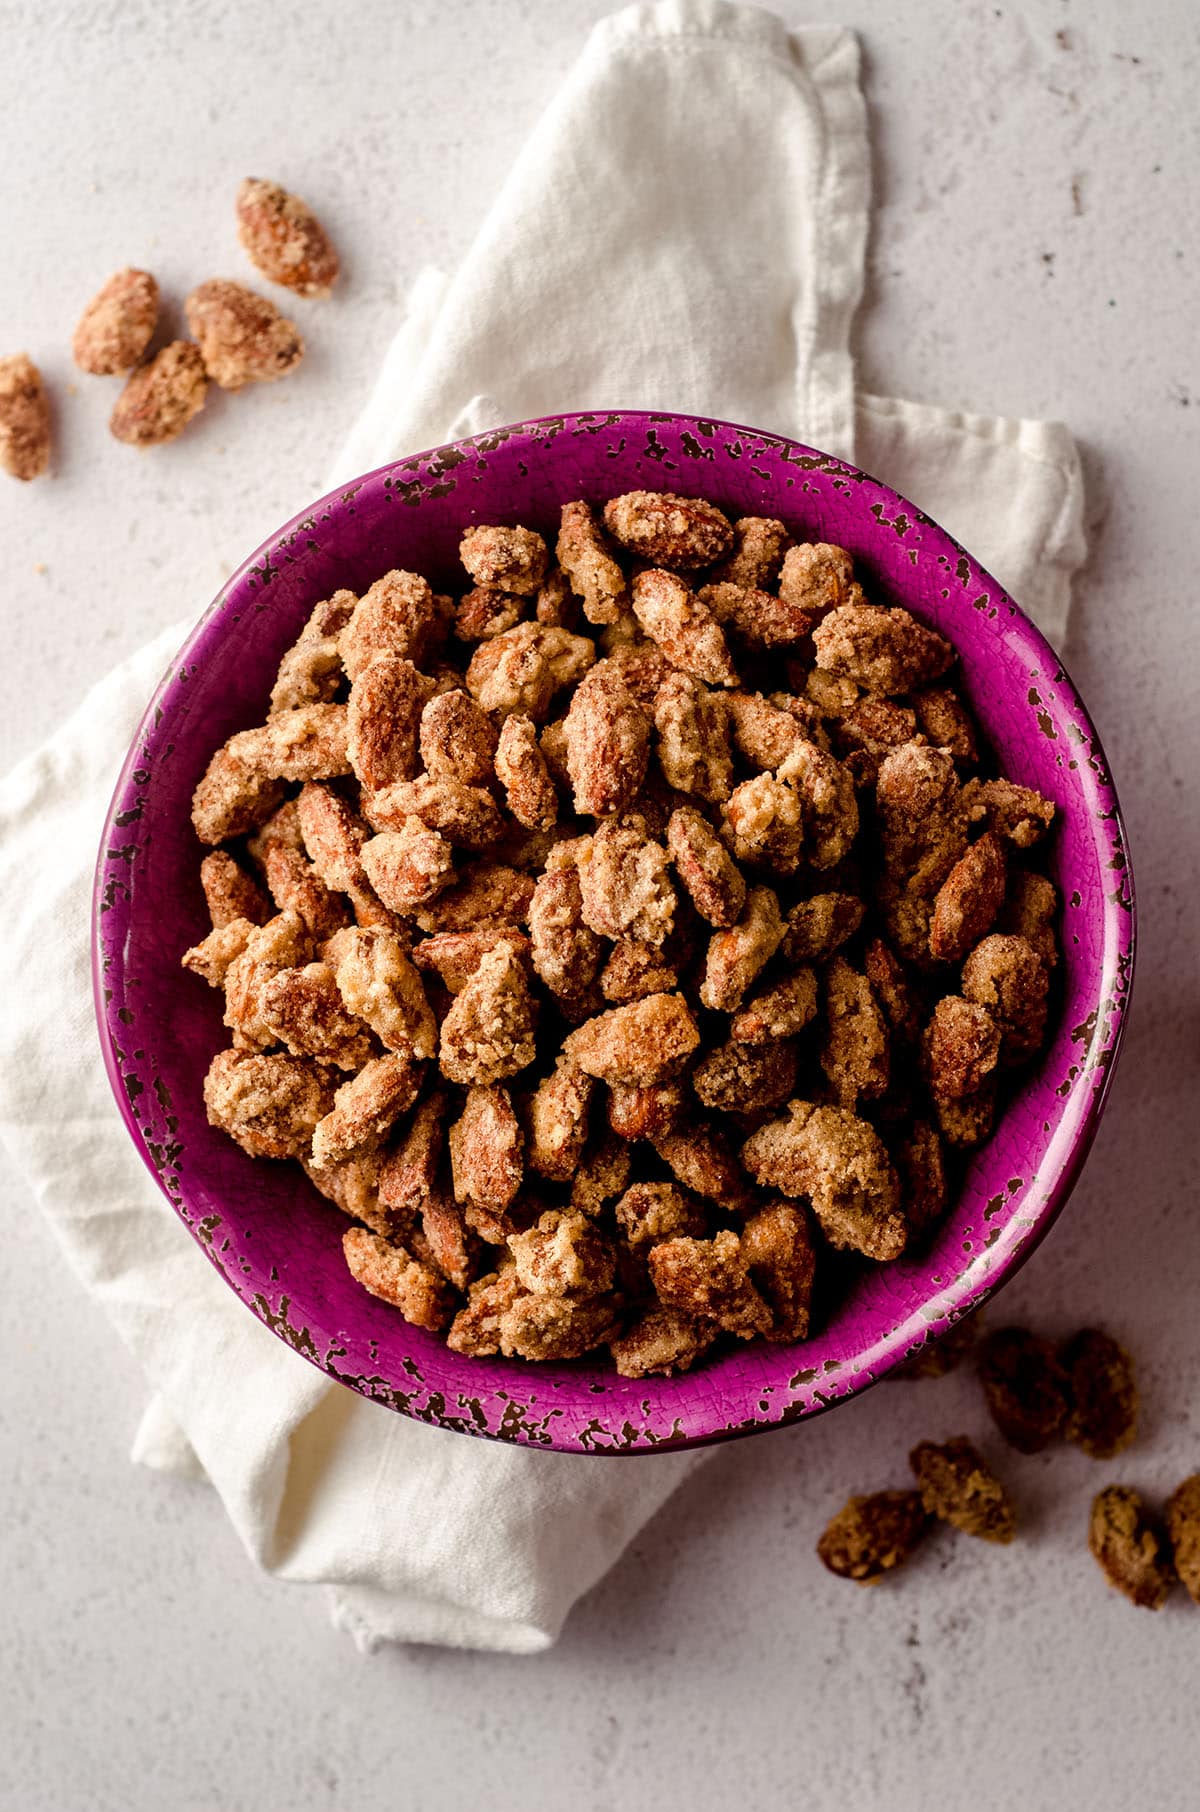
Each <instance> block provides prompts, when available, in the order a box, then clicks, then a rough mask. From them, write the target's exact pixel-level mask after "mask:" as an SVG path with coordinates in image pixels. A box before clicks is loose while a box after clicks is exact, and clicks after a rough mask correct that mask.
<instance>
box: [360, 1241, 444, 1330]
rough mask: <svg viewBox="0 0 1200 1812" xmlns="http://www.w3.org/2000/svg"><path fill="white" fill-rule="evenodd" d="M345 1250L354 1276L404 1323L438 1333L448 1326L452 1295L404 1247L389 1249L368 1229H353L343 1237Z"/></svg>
mask: <svg viewBox="0 0 1200 1812" xmlns="http://www.w3.org/2000/svg"><path fill="white" fill-rule="evenodd" d="M342 1250H343V1252H344V1253H345V1254H346V1263H347V1265H348V1266H349V1268H350V1274H351V1276H352V1277H354V1278H356V1279H357V1280H358V1282H359V1283H360V1284H361V1285H362V1286H363V1289H364V1290H368V1291H369V1292H370V1293H371V1295H372V1296H378V1297H379V1298H380V1299H381V1301H383V1302H390V1303H391V1305H392V1307H393V1308H396V1309H399V1311H400V1313H401V1314H402V1315H403V1317H404V1319H405V1321H408V1322H411V1323H412V1325H413V1326H414V1327H418V1328H429V1329H430V1330H432V1331H433V1332H435V1333H436V1332H437V1331H438V1330H439V1329H441V1328H444V1327H445V1326H446V1325H447V1324H448V1322H449V1321H450V1319H451V1316H452V1315H453V1313H454V1293H453V1291H452V1290H451V1288H450V1287H449V1285H448V1284H447V1282H446V1281H445V1279H444V1278H441V1277H439V1276H438V1274H437V1272H436V1271H434V1270H432V1269H431V1268H430V1266H429V1265H424V1264H422V1263H421V1262H420V1260H419V1259H415V1258H414V1257H413V1256H412V1254H411V1253H410V1252H406V1251H405V1250H404V1248H403V1246H394V1245H390V1244H389V1243H388V1241H387V1240H385V1239H381V1238H380V1237H379V1235H378V1234H377V1233H368V1232H367V1230H366V1228H365V1227H350V1228H348V1229H347V1230H346V1232H345V1233H344V1234H343V1235H342Z"/></svg>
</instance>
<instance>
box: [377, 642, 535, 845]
mask: <svg viewBox="0 0 1200 1812" xmlns="http://www.w3.org/2000/svg"><path fill="white" fill-rule="evenodd" d="M372 671H373V669H372ZM363 810H364V811H365V813H366V815H367V817H368V818H369V820H370V821H371V823H372V824H373V825H374V826H375V827H376V829H378V830H394V829H402V828H403V827H404V826H405V825H407V824H408V823H409V822H410V820H411V819H413V818H419V819H420V820H421V822H422V824H424V825H425V827H426V829H427V830H431V831H436V832H437V833H438V835H439V836H441V837H444V838H445V839H446V841H447V843H450V844H452V845H453V846H454V847H455V848H456V849H467V850H473V851H475V852H479V851H482V850H485V849H488V848H489V847H490V846H491V845H492V844H493V843H495V842H496V840H497V838H498V837H499V836H500V833H501V831H502V830H503V828H504V820H503V819H502V818H501V816H500V811H499V807H498V806H497V805H496V802H495V800H494V799H493V798H492V796H491V794H490V793H489V792H487V791H486V790H485V788H483V787H478V786H464V785H463V783H462V781H461V780H451V779H450V778H449V777H447V776H442V777H441V778H440V779H436V780H435V779H434V777H433V775H432V774H418V775H417V777H416V779H415V780H395V781H393V782H392V783H391V785H390V786H387V787H385V788H384V789H383V790H382V791H381V792H378V793H372V794H370V795H369V796H367V797H366V798H364V800H363Z"/></svg>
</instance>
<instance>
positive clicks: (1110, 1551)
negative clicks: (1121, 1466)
mask: <svg viewBox="0 0 1200 1812" xmlns="http://www.w3.org/2000/svg"><path fill="white" fill-rule="evenodd" d="M1088 1548H1089V1549H1090V1550H1091V1554H1092V1558H1093V1559H1094V1560H1095V1562H1096V1564H1097V1566H1098V1567H1099V1568H1100V1571H1101V1572H1102V1573H1103V1574H1104V1577H1105V1578H1106V1579H1107V1581H1108V1583H1109V1585H1110V1586H1112V1587H1113V1588H1114V1590H1115V1591H1118V1592H1120V1593H1121V1594H1122V1596H1123V1597H1125V1598H1128V1600H1129V1602H1130V1603H1131V1604H1136V1605H1138V1606H1139V1607H1140V1608H1141V1609H1142V1610H1144V1611H1161V1610H1162V1607H1163V1605H1164V1604H1165V1603H1166V1602H1167V1598H1168V1596H1169V1594H1170V1590H1171V1586H1172V1583H1173V1581H1172V1574H1171V1562H1170V1555H1169V1552H1168V1548H1167V1543H1166V1541H1165V1540H1164V1539H1163V1536H1162V1534H1161V1532H1160V1531H1159V1529H1158V1528H1157V1527H1156V1526H1155V1524H1154V1523H1153V1522H1152V1521H1151V1519H1150V1517H1149V1516H1148V1514H1147V1512H1146V1507H1145V1505H1144V1503H1143V1501H1142V1499H1141V1497H1140V1495H1139V1494H1138V1493H1137V1492H1136V1491H1133V1490H1131V1489H1130V1487H1129V1486H1128V1485H1107V1486H1105V1488H1104V1490H1103V1491H1101V1492H1099V1493H1098V1494H1097V1496H1096V1497H1095V1499H1094V1500H1093V1503H1092V1511H1091V1516H1090V1517H1089V1519H1088Z"/></svg>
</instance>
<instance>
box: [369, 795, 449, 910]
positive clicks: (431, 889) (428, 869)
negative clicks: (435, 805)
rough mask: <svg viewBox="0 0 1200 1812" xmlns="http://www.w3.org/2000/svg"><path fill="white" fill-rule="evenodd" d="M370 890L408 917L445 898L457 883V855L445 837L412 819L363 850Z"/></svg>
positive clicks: (385, 903)
mask: <svg viewBox="0 0 1200 1812" xmlns="http://www.w3.org/2000/svg"><path fill="white" fill-rule="evenodd" d="M362 864H363V868H364V869H365V871H366V873H367V876H368V878H369V880H370V883H371V886H372V887H373V888H374V889H375V892H376V893H377V894H378V895H379V898H380V899H381V900H382V901H383V903H384V905H385V906H387V907H389V908H390V909H391V911H393V912H398V913H401V914H407V913H410V912H414V911H416V910H417V909H418V908H420V907H422V906H425V905H427V904H428V903H429V902H430V901H431V900H435V899H436V898H437V896H438V895H439V894H444V892H445V890H446V889H447V888H448V887H449V885H450V882H451V881H452V880H453V879H454V851H453V850H452V849H451V847H450V844H449V843H448V842H447V841H446V839H445V837H443V836H441V835H439V833H438V832H437V831H432V830H429V829H428V828H427V826H426V825H424V824H422V822H421V820H420V819H419V818H409V819H407V820H406V821H405V823H404V824H403V825H402V826H401V828H400V829H399V830H394V831H380V833H379V834H378V836H375V837H371V838H369V839H368V841H367V842H366V843H364V844H363V846H362Z"/></svg>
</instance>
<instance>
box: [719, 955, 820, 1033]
mask: <svg viewBox="0 0 1200 1812" xmlns="http://www.w3.org/2000/svg"><path fill="white" fill-rule="evenodd" d="M816 1016H817V978H816V976H815V974H814V973H813V971H812V970H811V969H809V968H807V967H801V968H799V969H794V970H793V971H792V972H791V974H789V975H785V976H783V977H781V979H780V980H779V981H777V982H774V983H772V985H771V986H770V987H769V988H764V989H762V990H761V992H760V993H758V994H756V995H754V996H753V998H752V999H751V1000H749V1001H747V1002H746V1004H745V1005H744V1006H743V1007H741V1008H740V1009H739V1011H738V1012H737V1013H735V1014H734V1016H733V1018H732V1020H731V1021H730V1026H729V1033H730V1036H731V1037H732V1038H735V1039H736V1040H737V1041H738V1043H739V1044H753V1045H760V1044H767V1043H769V1042H771V1041H772V1040H774V1039H780V1038H794V1037H795V1036H796V1034H797V1033H798V1032H802V1031H803V1030H804V1028H805V1026H807V1025H809V1024H810V1023H811V1022H812V1020H814V1019H815V1018H816Z"/></svg>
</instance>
